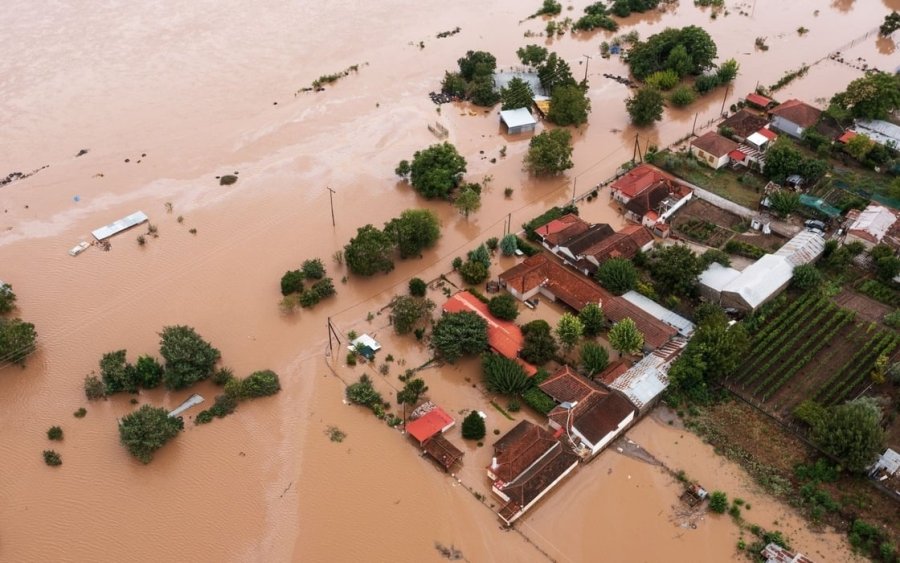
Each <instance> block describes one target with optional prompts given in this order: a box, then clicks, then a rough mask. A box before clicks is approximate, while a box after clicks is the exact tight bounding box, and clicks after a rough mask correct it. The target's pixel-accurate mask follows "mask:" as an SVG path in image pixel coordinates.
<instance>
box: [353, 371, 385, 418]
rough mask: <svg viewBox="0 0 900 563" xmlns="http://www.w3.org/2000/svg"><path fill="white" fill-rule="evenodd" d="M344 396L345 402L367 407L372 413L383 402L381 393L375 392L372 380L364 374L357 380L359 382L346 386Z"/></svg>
mask: <svg viewBox="0 0 900 563" xmlns="http://www.w3.org/2000/svg"><path fill="white" fill-rule="evenodd" d="M346 395H347V400H348V401H350V402H351V403H356V404H357V405H363V406H366V407H369V408H371V409H372V410H373V411H374V410H375V407H376V406H378V407H380V406H381V403H382V402H383V399H382V398H381V393H379V392H378V391H376V390H375V387H374V386H373V385H372V380H371V379H369V376H368V375H365V374H363V375H362V376H361V377H360V378H359V381H357V382H356V383H351V384H350V385H348V386H347V391H346Z"/></svg>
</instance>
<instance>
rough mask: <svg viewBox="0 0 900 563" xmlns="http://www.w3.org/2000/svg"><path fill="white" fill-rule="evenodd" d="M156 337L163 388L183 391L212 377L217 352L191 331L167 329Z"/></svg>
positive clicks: (177, 328)
mask: <svg viewBox="0 0 900 563" xmlns="http://www.w3.org/2000/svg"><path fill="white" fill-rule="evenodd" d="M159 337H160V339H159V353H160V355H161V356H162V357H163V358H164V359H165V360H166V372H165V375H164V376H163V381H164V382H165V384H166V387H168V388H169V389H183V388H185V387H188V386H189V385H193V384H194V383H196V382H198V381H201V380H204V379H206V378H208V377H209V376H210V375H212V373H213V370H214V369H215V367H216V363H217V362H218V361H219V358H220V357H221V353H220V352H219V351H218V350H217V349H215V348H213V346H212V345H211V344H210V343H209V342H207V341H205V340H203V338H202V337H201V336H200V335H199V334H197V332H196V331H195V330H194V329H193V328H191V327H189V326H185V325H175V326H167V327H164V328H163V329H162V332H160V333H159Z"/></svg>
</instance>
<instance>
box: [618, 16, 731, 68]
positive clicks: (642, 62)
mask: <svg viewBox="0 0 900 563" xmlns="http://www.w3.org/2000/svg"><path fill="white" fill-rule="evenodd" d="M673 51H674V55H673ZM716 54H717V50H716V44H715V42H714V41H713V40H712V38H711V37H710V36H709V34H708V33H707V32H706V31H705V30H703V29H702V28H700V27H698V26H695V25H690V26H687V27H683V28H681V29H676V28H671V27H670V28H666V29H664V30H663V31H661V32H659V33H656V34H654V35H651V36H650V37H648V38H647V40H646V41H638V42H637V43H635V44H634V45H632V46H631V49H630V50H629V52H628V65H629V66H630V67H631V73H632V74H634V76H635V78H637V79H638V80H643V79H644V78H645V77H647V76H649V75H650V74H652V73H654V72H656V71H658V70H666V69H672V70H675V71H676V72H678V73H679V75H681V76H685V75H687V74H693V75H698V74H700V73H702V72H703V71H704V70H706V69H709V68H712V67H713V60H715V58H716Z"/></svg>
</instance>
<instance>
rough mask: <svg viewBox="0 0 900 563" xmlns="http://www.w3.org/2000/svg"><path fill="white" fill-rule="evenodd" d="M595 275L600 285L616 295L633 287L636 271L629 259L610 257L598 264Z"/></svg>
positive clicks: (635, 281)
mask: <svg viewBox="0 0 900 563" xmlns="http://www.w3.org/2000/svg"><path fill="white" fill-rule="evenodd" d="M596 277H597V281H598V282H600V285H602V286H603V287H605V288H606V289H608V290H610V291H611V292H613V293H615V294H616V295H622V294H623V293H626V292H628V291H631V290H632V289H634V288H635V286H636V285H637V281H638V272H637V269H635V267H634V264H632V263H631V261H630V260H627V259H625V258H611V259H609V260H607V261H605V262H604V263H602V264H600V267H599V268H598V269H597V274H596Z"/></svg>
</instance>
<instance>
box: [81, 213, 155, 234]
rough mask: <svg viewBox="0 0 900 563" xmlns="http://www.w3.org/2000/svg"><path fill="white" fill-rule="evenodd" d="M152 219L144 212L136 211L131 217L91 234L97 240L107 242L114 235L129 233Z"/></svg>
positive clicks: (95, 230)
mask: <svg viewBox="0 0 900 563" xmlns="http://www.w3.org/2000/svg"><path fill="white" fill-rule="evenodd" d="M149 220H150V218H149V217H147V214H146V213H144V212H143V211H135V212H134V213H132V214H131V215H128V216H126V217H123V218H122V219H119V220H117V221H113V222H112V223H110V224H109V225H106V226H105V227H100V228H99V229H94V230H93V231H91V234H92V235H94V238H95V239H97V240H100V241H102V240H106V239H108V238H109V237H111V236H113V235H117V234H119V233H121V232H123V231H127V230H128V229H130V228H132V227H136V226H137V225H140V224H141V223H145V222H147V221H149Z"/></svg>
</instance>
